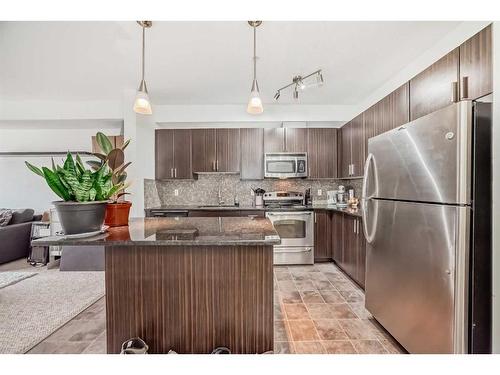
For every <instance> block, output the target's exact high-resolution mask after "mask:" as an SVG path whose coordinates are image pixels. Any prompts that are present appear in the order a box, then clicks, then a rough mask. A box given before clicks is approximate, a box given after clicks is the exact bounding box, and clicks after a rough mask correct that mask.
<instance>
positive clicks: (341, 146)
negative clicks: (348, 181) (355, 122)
mask: <svg viewBox="0 0 500 375" xmlns="http://www.w3.org/2000/svg"><path fill="white" fill-rule="evenodd" d="M351 133H352V123H351V121H349V122H348V123H346V124H345V125H344V126H342V128H340V129H339V133H338V136H339V141H338V142H337V145H338V154H339V162H338V165H339V167H338V169H339V173H338V174H339V177H349V176H350V175H351Z"/></svg>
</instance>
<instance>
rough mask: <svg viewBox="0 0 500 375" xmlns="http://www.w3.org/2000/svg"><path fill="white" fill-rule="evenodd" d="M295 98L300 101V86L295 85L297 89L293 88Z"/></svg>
mask: <svg viewBox="0 0 500 375" xmlns="http://www.w3.org/2000/svg"><path fill="white" fill-rule="evenodd" d="M293 98H294V99H295V100H297V99H299V90H298V84H295V87H294V88H293Z"/></svg>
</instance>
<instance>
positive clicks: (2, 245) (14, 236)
mask: <svg viewBox="0 0 500 375" xmlns="http://www.w3.org/2000/svg"><path fill="white" fill-rule="evenodd" d="M13 213H14V214H13V216H12V219H11V220H10V222H9V224H8V225H7V226H5V227H0V264H3V263H7V262H10V261H13V260H16V259H19V258H26V257H27V256H28V254H29V250H30V236H31V225H32V224H33V221H38V220H40V219H41V216H34V215H33V210H31V209H26V210H15V211H14V212H13Z"/></svg>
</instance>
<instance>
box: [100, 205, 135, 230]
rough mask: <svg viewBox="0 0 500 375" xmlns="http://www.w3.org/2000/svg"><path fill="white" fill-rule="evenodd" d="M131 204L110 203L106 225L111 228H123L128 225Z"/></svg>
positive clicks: (107, 206)
mask: <svg viewBox="0 0 500 375" xmlns="http://www.w3.org/2000/svg"><path fill="white" fill-rule="evenodd" d="M131 206H132V203H131V202H127V201H125V202H118V203H108V204H107V205H106V218H105V219H104V224H105V225H109V226H110V227H122V226H125V225H128V215H129V213H130V207H131Z"/></svg>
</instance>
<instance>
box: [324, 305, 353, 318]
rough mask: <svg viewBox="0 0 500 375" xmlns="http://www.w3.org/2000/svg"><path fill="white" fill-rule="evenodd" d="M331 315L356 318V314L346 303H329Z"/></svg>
mask: <svg viewBox="0 0 500 375" xmlns="http://www.w3.org/2000/svg"><path fill="white" fill-rule="evenodd" d="M328 307H329V308H330V311H331V314H332V317H333V318H335V319H356V318H357V316H356V314H355V313H354V311H352V310H351V308H350V307H349V305H348V304H347V303H329V304H328Z"/></svg>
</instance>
